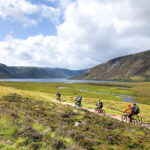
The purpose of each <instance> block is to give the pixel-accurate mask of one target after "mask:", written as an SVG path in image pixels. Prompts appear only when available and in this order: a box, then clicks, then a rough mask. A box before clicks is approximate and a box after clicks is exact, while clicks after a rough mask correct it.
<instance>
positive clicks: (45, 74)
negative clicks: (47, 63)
mask: <svg viewBox="0 0 150 150" xmlns="http://www.w3.org/2000/svg"><path fill="white" fill-rule="evenodd" d="M85 71H86V70H69V69H62V68H46V67H45V68H40V67H10V66H6V65H4V64H0V78H3V79H5V78H70V77H74V76H77V75H80V74H82V73H84V72H85Z"/></svg>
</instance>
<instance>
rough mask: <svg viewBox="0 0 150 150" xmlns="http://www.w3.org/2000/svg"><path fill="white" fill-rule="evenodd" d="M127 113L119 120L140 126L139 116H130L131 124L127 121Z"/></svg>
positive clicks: (140, 118)
mask: <svg viewBox="0 0 150 150" xmlns="http://www.w3.org/2000/svg"><path fill="white" fill-rule="evenodd" d="M128 116H129V113H124V114H123V115H122V116H121V120H122V121H124V122H128V123H132V124H137V125H138V124H142V122H143V121H142V117H140V116H139V115H132V118H131V122H130V121H129V118H128Z"/></svg>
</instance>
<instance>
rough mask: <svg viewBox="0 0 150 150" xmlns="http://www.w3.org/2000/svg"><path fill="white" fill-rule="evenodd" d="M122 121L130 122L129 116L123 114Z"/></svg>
mask: <svg viewBox="0 0 150 150" xmlns="http://www.w3.org/2000/svg"><path fill="white" fill-rule="evenodd" d="M121 120H122V121H124V122H127V121H128V117H127V115H126V114H123V115H122V116H121Z"/></svg>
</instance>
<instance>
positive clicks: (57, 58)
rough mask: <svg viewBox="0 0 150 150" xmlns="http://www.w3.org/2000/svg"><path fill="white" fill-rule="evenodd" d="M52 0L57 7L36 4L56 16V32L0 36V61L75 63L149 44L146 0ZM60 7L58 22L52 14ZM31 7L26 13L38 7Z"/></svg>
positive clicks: (88, 64) (87, 64) (104, 58)
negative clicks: (21, 37)
mask: <svg viewBox="0 0 150 150" xmlns="http://www.w3.org/2000/svg"><path fill="white" fill-rule="evenodd" d="M49 1H51V0H49ZM51 2H52V1H51ZM55 2H56V1H55ZM57 2H58V3H59V5H60V8H49V6H43V5H42V6H40V8H43V9H42V11H43V13H42V12H41V11H40V12H41V13H40V14H41V15H42V16H43V17H45V18H49V17H50V18H54V20H55V19H56V20H55V22H58V24H57V25H56V29H57V35H56V36H43V35H42V34H40V35H37V36H30V37H28V38H27V39H25V40H21V39H14V38H13V37H7V38H6V39H5V40H4V41H2V42H0V52H1V55H0V60H1V62H5V63H6V64H8V65H29V66H48V67H64V68H70V69H81V68H87V67H91V66H94V65H97V64H99V63H103V62H105V61H107V60H109V59H111V58H115V57H118V56H122V55H127V54H131V53H135V52H140V51H143V50H147V49H149V48H150V32H149V31H150V27H149V23H150V18H149V15H148V14H149V13H150V12H149V11H150V10H149V8H148V6H149V3H150V2H149V1H141V0H136V1H135V0H132V1H130V0H122V1H120V0H116V1H113V0H105V1H103V0H76V1H75V0H70V1H65V2H66V3H65V4H62V0H58V1H57ZM25 10H26V9H25ZM25 10H24V13H25ZM60 10H61V11H62V10H63V12H61V13H62V14H61V15H63V20H64V22H62V23H61V22H59V20H57V19H58V17H56V18H55V16H59V15H60ZM32 11H33V12H30V13H31V14H32V13H35V12H37V11H39V7H37V6H36V7H35V9H33V10H32ZM46 12H50V14H49V13H46ZM28 13H29V12H28ZM47 14H48V15H47ZM56 14H57V15H56Z"/></svg>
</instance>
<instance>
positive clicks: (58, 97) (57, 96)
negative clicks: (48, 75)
mask: <svg viewBox="0 0 150 150" xmlns="http://www.w3.org/2000/svg"><path fill="white" fill-rule="evenodd" d="M60 97H61V94H60V93H59V92H58V93H56V99H57V100H59V101H60Z"/></svg>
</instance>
